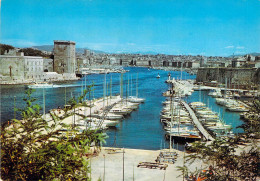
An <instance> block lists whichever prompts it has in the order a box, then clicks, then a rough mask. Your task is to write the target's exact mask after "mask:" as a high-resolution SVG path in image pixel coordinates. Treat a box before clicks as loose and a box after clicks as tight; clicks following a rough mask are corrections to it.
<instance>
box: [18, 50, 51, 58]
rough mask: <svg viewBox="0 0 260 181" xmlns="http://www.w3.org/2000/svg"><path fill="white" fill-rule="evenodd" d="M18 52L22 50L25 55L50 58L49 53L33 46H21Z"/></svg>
mask: <svg viewBox="0 0 260 181" xmlns="http://www.w3.org/2000/svg"><path fill="white" fill-rule="evenodd" d="M19 52H24V55H25V56H40V57H46V58H51V57H50V55H46V54H45V53H43V52H42V51H40V50H37V49H33V48H22V49H20V50H19Z"/></svg>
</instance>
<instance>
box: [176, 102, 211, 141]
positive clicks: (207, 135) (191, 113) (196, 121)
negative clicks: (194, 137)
mask: <svg viewBox="0 0 260 181" xmlns="http://www.w3.org/2000/svg"><path fill="white" fill-rule="evenodd" d="M181 103H182V104H183V105H184V106H185V107H186V109H187V110H188V111H189V113H190V115H191V118H192V120H193V123H194V124H195V125H196V127H197V128H198V129H199V131H200V132H201V134H203V136H204V137H205V138H206V139H208V140H211V141H213V140H215V139H214V138H213V137H212V136H211V135H210V134H209V133H208V131H207V130H205V128H204V127H203V126H202V124H201V123H200V121H199V120H198V118H197V116H196V115H195V113H194V111H193V110H192V109H191V108H190V106H189V105H188V104H187V103H186V102H184V101H181Z"/></svg>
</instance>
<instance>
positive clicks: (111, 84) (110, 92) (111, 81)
mask: <svg viewBox="0 0 260 181" xmlns="http://www.w3.org/2000/svg"><path fill="white" fill-rule="evenodd" d="M111 98H112V74H111V77H110V100H111Z"/></svg>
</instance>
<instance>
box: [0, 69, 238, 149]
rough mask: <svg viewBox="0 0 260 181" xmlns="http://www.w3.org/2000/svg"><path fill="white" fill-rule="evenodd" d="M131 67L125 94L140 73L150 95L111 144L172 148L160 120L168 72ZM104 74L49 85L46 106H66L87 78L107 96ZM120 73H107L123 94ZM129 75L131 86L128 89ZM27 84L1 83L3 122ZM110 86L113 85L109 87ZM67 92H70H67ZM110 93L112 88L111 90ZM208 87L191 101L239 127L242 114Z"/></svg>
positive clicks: (97, 93)
mask: <svg viewBox="0 0 260 181" xmlns="http://www.w3.org/2000/svg"><path fill="white" fill-rule="evenodd" d="M126 69H127V70H130V71H129V72H127V73H125V74H124V95H126V93H127V92H128V93H127V94H128V95H135V94H136V77H137V73H138V95H139V97H143V98H145V99H146V101H145V103H144V104H141V105H140V106H139V109H138V110H136V111H134V112H132V113H131V115H130V116H129V117H126V119H125V120H123V121H122V122H120V124H119V125H117V127H116V128H114V129H108V130H106V133H107V134H108V136H109V138H108V139H107V144H106V145H107V146H118V147H125V148H140V149H151V150H156V149H160V148H168V147H169V143H168V142H166V141H165V139H164V130H163V128H162V125H161V123H160V111H161V109H162V106H163V105H162V102H163V101H164V100H165V98H164V97H163V96H162V92H164V91H166V90H167V89H168V85H167V84H166V83H165V82H164V81H165V80H166V79H167V78H168V73H169V72H166V71H163V70H154V69H147V68H140V67H138V68H137V67H136V68H128V67H127V68H126ZM158 73H159V74H160V78H159V79H158V78H156V76H157V74H158ZM171 75H172V77H175V78H180V76H181V72H173V71H172V72H171ZM104 76H105V75H104V74H100V75H98V74H93V75H87V76H86V77H85V78H84V77H83V78H82V79H81V80H78V81H72V82H66V83H60V84H56V83H55V88H50V89H45V92H46V110H50V109H53V108H57V107H58V106H63V105H64V104H65V97H66V100H69V98H70V97H71V96H78V95H80V94H81V92H82V88H84V85H85V82H86V84H88V85H90V84H91V83H94V84H95V90H94V92H93V94H92V95H93V96H94V97H96V98H97V97H101V96H103V80H104ZM120 76H121V75H120V74H118V73H111V74H107V75H106V82H107V83H108V84H109V83H110V79H111V78H112V92H113V94H119V92H120V81H119V80H120ZM182 77H183V78H184V79H195V76H194V75H189V74H188V73H186V72H183V76H182ZM128 79H129V83H130V85H129V90H128ZM25 89H26V87H25V86H23V85H15V86H14V85H12V86H10V85H8V86H1V122H4V121H6V120H8V119H12V118H13V115H14V112H13V107H14V104H15V105H16V106H17V107H24V106H25V104H24V102H23V100H22V98H23V97H24V91H25ZM108 90H110V89H108ZM65 92H66V96H65ZM108 94H110V92H108ZM207 94H208V92H207V91H201V92H199V91H195V92H194V93H193V94H192V95H191V96H190V97H188V98H185V99H186V100H187V102H193V101H199V97H200V98H201V101H203V102H205V103H206V104H209V107H210V108H211V109H212V110H213V111H215V112H218V113H220V115H221V116H220V117H223V119H224V120H225V121H226V123H227V124H232V125H233V127H236V126H238V125H240V124H241V123H242V121H241V120H239V114H237V113H231V112H225V109H224V108H223V107H221V106H218V105H216V104H215V101H214V98H211V97H209V96H208V95H207ZM33 96H34V97H36V98H38V100H37V103H38V104H40V105H43V89H37V91H36V92H35V93H33ZM234 132H235V133H238V132H241V130H239V129H234ZM174 147H175V148H177V147H178V148H179V149H183V147H184V146H183V144H179V143H178V144H177V143H175V144H174Z"/></svg>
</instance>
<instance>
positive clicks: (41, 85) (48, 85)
mask: <svg viewBox="0 0 260 181" xmlns="http://www.w3.org/2000/svg"><path fill="white" fill-rule="evenodd" d="M28 87H29V88H32V89H35V88H53V84H52V83H48V82H39V83H34V84H30V85H28Z"/></svg>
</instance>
